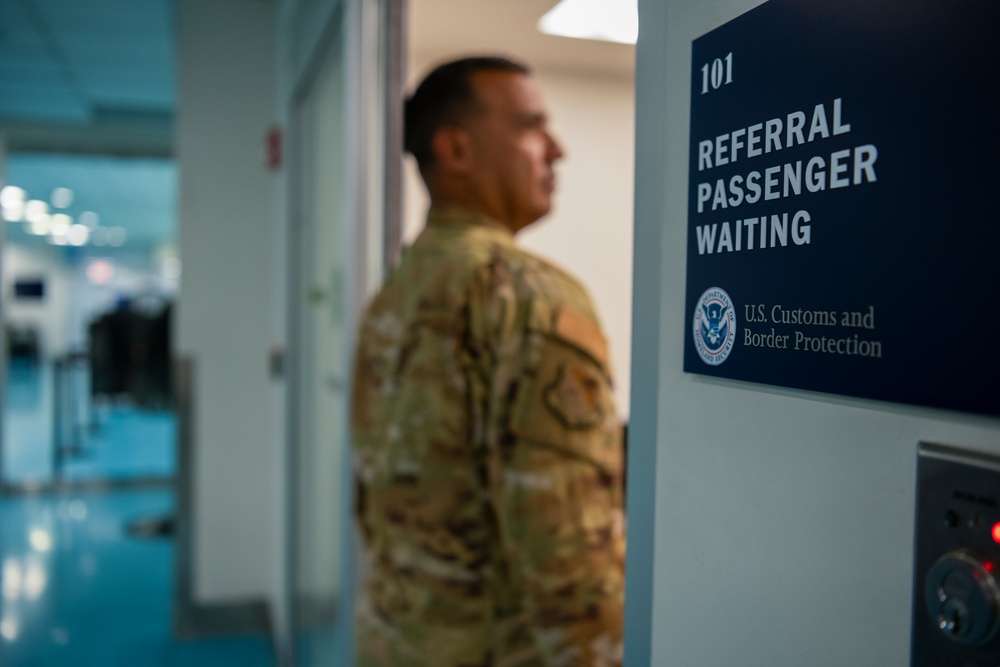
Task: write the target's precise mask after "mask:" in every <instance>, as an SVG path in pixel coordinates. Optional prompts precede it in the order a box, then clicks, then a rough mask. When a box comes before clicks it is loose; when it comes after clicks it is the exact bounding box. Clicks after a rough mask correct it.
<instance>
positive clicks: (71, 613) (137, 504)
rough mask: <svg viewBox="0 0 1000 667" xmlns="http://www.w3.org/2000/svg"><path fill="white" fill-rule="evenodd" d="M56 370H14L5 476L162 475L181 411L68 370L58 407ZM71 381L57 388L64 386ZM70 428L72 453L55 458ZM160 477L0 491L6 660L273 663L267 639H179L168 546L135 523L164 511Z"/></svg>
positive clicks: (18, 664) (209, 666)
mask: <svg viewBox="0 0 1000 667" xmlns="http://www.w3.org/2000/svg"><path fill="white" fill-rule="evenodd" d="M54 374H55V371H54V370H53V367H52V366H51V365H44V364H17V363H15V364H12V365H11V367H10V373H9V374H8V381H7V385H6V392H5V397H4V398H5V401H4V403H5V405H4V415H3V417H4V418H3V424H4V430H3V435H4V438H3V443H2V444H3V451H2V454H3V457H2V459H0V461H2V463H3V466H2V469H3V481H4V482H6V483H7V484H9V485H12V486H15V487H31V486H33V485H46V484H49V483H52V482H57V481H63V482H72V481H95V480H106V481H107V480H110V481H116V482H121V481H123V480H130V479H131V480H135V479H147V478H161V479H169V478H170V477H171V476H172V475H173V472H174V466H175V463H174V461H175V455H174V452H175V447H176V444H175V439H176V426H175V421H176V420H175V418H174V415H173V413H172V412H171V411H169V410H151V409H138V408H137V407H135V406H133V405H130V404H128V403H127V402H123V401H104V402H97V403H94V402H91V399H90V397H89V396H88V395H87V392H86V391H85V389H86V376H85V375H81V374H79V373H77V374H74V375H73V376H72V377H71V378H70V381H72V382H74V383H76V388H75V393H72V394H71V397H72V399H73V400H72V401H71V402H67V401H63V404H64V405H67V404H68V405H70V406H72V407H69V408H66V407H64V408H63V410H62V411H61V414H59V413H56V411H55V410H54V406H55V404H56V400H55V394H56V391H55V389H54V386H55V385H56V384H57V383H55V382H54V381H53V378H54ZM63 386H64V387H65V384H64V385H63ZM58 424H62V425H63V426H64V427H65V432H64V433H63V436H62V440H61V442H62V445H63V446H64V447H65V450H66V451H65V454H66V456H64V457H62V458H61V459H59V458H57V457H55V456H54V453H55V451H56V449H55V448H56V440H57V439H56V437H55V435H54V434H55V431H56V428H57V425H58ZM173 508H174V495H173V490H172V487H171V486H169V485H167V484H161V485H159V486H144V487H141V488H133V489H127V490H88V491H76V492H60V491H51V492H46V493H29V494H15V495H7V496H0V666H2V667H49V666H51V667H119V666H121V667H125V666H128V667H168V666H169V667H173V666H175V665H176V666H178V667H179V666H181V665H183V666H184V667H202V666H204V667H227V666H228V665H234V666H236V665H238V666H240V667H243V666H249V667H256V666H258V665H260V666H271V665H274V664H275V659H274V652H273V649H272V646H271V642H270V640H269V639H268V638H266V637H231V638H218V639H211V640H199V641H177V640H176V639H175V638H174V636H173V632H172V624H173V606H172V605H173V599H174V584H173V581H174V570H173V559H174V542H173V539H172V538H170V537H155V538H137V537H134V536H132V535H131V534H130V533H129V531H128V527H129V526H130V525H131V524H133V523H134V522H136V521H143V520H148V519H156V518H163V517H168V516H170V515H171V513H172V512H173Z"/></svg>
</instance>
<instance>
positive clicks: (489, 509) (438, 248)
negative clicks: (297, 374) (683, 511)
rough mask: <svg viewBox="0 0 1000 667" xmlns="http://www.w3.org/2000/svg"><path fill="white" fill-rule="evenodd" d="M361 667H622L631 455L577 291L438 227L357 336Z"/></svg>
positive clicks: (587, 307)
mask: <svg viewBox="0 0 1000 667" xmlns="http://www.w3.org/2000/svg"><path fill="white" fill-rule="evenodd" d="M352 429H353V440H354V447H355V472H356V479H357V491H358V496H357V506H356V513H357V518H358V521H359V524H360V529H361V532H362V535H363V539H364V546H365V554H366V561H367V562H366V563H365V566H364V567H365V569H366V571H367V578H368V580H367V582H366V584H365V587H364V590H363V593H362V594H361V596H360V597H359V601H358V611H357V638H356V640H357V653H358V664H359V666H360V667H369V666H375V665H378V666H386V667H390V666H391V667H411V666H412V667H418V666H419V667H459V666H461V667H480V666H482V667H485V666H491V667H555V666H567V667H568V666H573V667H578V666H579V667H591V666H592V667H604V666H607V667H611V666H614V665H620V664H621V653H622V648H621V638H622V627H621V623H622V611H623V609H622V605H623V592H624V556H625V538H624V525H623V524H624V519H623V515H622V500H623V499H622V473H623V452H622V442H621V427H620V424H619V422H618V418H617V414H616V412H615V409H614V405H613V403H612V396H611V377H610V373H609V371H608V354H607V346H606V343H605V340H604V337H603V335H602V334H601V330H600V327H599V325H598V323H597V320H596V316H595V314H594V310H593V307H592V306H591V303H590V299H589V297H588V296H587V294H586V292H585V290H584V289H583V288H582V287H581V286H580V285H579V284H578V283H577V282H576V281H575V280H574V279H573V278H571V277H570V276H569V275H567V274H566V272H564V271H563V270H561V269H559V268H556V267H555V266H553V265H552V264H549V263H547V262H545V261H543V260H541V259H538V258H537V257H534V256H532V255H530V254H528V253H527V252H524V251H522V250H520V249H518V248H517V247H516V246H515V245H514V241H513V238H512V236H511V234H510V232H509V231H507V230H506V229H505V228H504V227H502V226H501V225H499V224H497V223H494V222H492V221H490V220H488V219H485V218H482V217H480V216H476V215H473V214H469V213H465V212H462V211H458V210H432V211H431V214H430V216H429V220H428V224H427V228H426V229H425V230H424V231H423V233H422V234H421V235H420V237H419V238H418V239H417V241H416V242H415V243H414V244H413V246H412V247H411V248H409V249H408V250H407V251H406V253H405V254H404V256H403V258H402V261H401V263H400V265H399V266H398V267H397V268H396V270H395V271H394V272H393V273H392V274H391V275H390V277H389V279H388V281H387V282H386V284H385V286H384V287H383V288H382V290H381V292H380V293H379V294H378V296H377V297H376V298H375V299H374V301H373V302H372V304H371V305H370V307H369V309H368V311H367V312H366V314H365V317H364V319H363V322H362V326H361V330H360V334H359V345H358V352H357V356H356V360H355V370H354V387H353V404H352Z"/></svg>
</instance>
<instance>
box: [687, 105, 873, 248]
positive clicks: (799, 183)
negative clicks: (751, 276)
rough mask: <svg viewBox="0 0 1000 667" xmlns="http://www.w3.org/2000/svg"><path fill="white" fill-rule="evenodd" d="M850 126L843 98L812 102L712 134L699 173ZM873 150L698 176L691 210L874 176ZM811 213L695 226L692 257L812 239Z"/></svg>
mask: <svg viewBox="0 0 1000 667" xmlns="http://www.w3.org/2000/svg"><path fill="white" fill-rule="evenodd" d="M850 131H851V124H850V123H845V122H844V109H843V99H842V98H840V97H838V98H836V99H835V100H833V103H832V105H829V107H828V105H826V104H817V105H816V106H815V108H813V110H812V114H811V116H809V115H807V113H806V112H805V111H793V112H791V113H789V114H787V115H785V116H783V117H778V118H772V119H770V120H768V121H765V122H762V123H755V124H753V125H749V126H747V127H741V128H738V129H735V130H732V131H731V132H726V133H725V134H720V135H719V136H717V137H715V138H714V139H705V140H703V141H700V142H698V171H699V172H704V171H709V170H712V169H715V168H717V167H722V166H725V165H731V164H735V163H737V162H739V161H740V160H748V161H749V160H754V159H756V158H759V157H761V156H763V155H769V154H771V153H777V152H779V151H782V150H785V149H787V148H793V147H795V146H800V145H804V144H809V143H812V142H814V141H818V140H822V139H829V138H831V137H836V136H839V135H843V134H847V133H849V132H850ZM877 160H878V148H877V147H876V146H875V145H874V144H863V145H860V146H855V147H853V148H844V149H841V150H835V151H831V152H829V153H824V154H822V155H815V156H813V157H812V158H810V159H808V160H794V161H788V162H785V163H783V164H778V165H772V166H769V167H766V168H762V169H752V170H750V171H748V172H745V173H739V174H735V175H733V176H730V177H729V178H718V179H715V180H714V181H703V182H700V183H698V186H697V212H698V213H699V214H700V213H704V212H705V211H706V210H711V211H718V210H722V209H734V208H737V207H739V206H742V205H743V204H757V203H759V202H762V201H763V202H769V201H775V200H778V199H785V198H788V197H796V196H799V195H802V194H803V193H817V192H823V191H825V190H837V189H840V188H846V187H850V186H855V185H861V184H863V183H874V182H876V181H877V180H878V177H877V175H876V173H875V163H876V161H877ZM811 223H812V216H811V215H810V214H809V212H808V211H806V210H799V211H796V212H795V213H793V214H791V215H789V213H787V212H785V213H770V212H769V213H767V214H760V213H758V214H756V215H749V216H745V217H744V218H742V219H739V220H736V221H735V222H732V223H730V222H722V223H711V224H703V225H698V226H697V227H696V229H695V231H696V235H697V240H698V254H699V255H705V254H712V253H722V252H739V251H741V250H757V249H764V248H774V247H783V246H787V245H788V243H789V241H791V242H792V243H793V244H794V245H798V246H801V245H808V244H810V243H812V225H811Z"/></svg>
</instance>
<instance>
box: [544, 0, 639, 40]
mask: <svg viewBox="0 0 1000 667" xmlns="http://www.w3.org/2000/svg"><path fill="white" fill-rule="evenodd" d="M636 2H637V0H562V1H561V2H560V3H559V4H558V5H556V6H555V7H553V8H552V9H551V10H549V12H548V13H547V14H545V16H543V17H542V18H541V20H539V21H538V29H539V30H541V31H542V32H544V33H546V34H549V35H558V36H560V37H575V38H577V39H598V40H603V41H606V42H619V43H621V44H635V42H636V38H637V36H638V34H639V14H638V9H637V5H636Z"/></svg>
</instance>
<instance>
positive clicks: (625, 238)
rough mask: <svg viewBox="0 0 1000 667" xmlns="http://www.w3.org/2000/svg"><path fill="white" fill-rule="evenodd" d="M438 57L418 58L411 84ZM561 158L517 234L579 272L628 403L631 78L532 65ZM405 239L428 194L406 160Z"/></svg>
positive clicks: (619, 396)
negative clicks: (544, 210)
mask: <svg viewBox="0 0 1000 667" xmlns="http://www.w3.org/2000/svg"><path fill="white" fill-rule="evenodd" d="M440 60H441V59H435V60H434V61H433V62H428V61H425V60H418V61H417V62H416V63H415V64H414V65H413V67H411V78H412V79H413V83H412V84H411V88H410V90H411V91H412V86H413V85H416V83H417V82H419V80H420V79H421V78H422V77H423V76H424V75H425V74H426V73H427V72H428V71H429V68H430V67H432V66H433V65H434V64H436V63H437V62H440ZM535 76H536V78H537V80H538V83H539V87H540V88H541V90H542V95H543V99H544V100H545V103H546V104H547V106H548V108H549V113H550V115H551V117H552V127H553V129H554V131H555V134H556V136H557V137H558V139H559V140H560V142H561V143H562V145H563V148H564V150H565V152H566V157H565V158H564V159H563V160H562V161H561V162H559V163H558V165H557V172H558V175H559V190H558V193H557V198H556V201H555V207H554V209H553V212H552V213H551V214H550V215H549V216H548V217H547V218H544V219H542V220H540V221H538V222H537V223H535V224H534V225H532V226H531V227H529V228H527V229H526V230H524V231H523V232H522V233H520V234H519V235H518V241H519V242H520V243H521V244H523V246H524V247H525V248H527V249H529V250H531V251H532V252H535V253H538V254H539V255H541V256H543V257H546V258H548V259H550V260H552V261H554V262H555V263H557V264H559V265H561V266H563V267H564V268H566V269H568V270H569V271H570V272H571V273H573V274H574V275H575V276H577V277H578V278H579V279H580V280H581V281H582V282H583V283H584V285H586V286H587V289H588V290H589V291H590V294H591V296H592V297H593V299H594V302H595V305H596V307H597V311H598V313H599V314H600V317H601V320H602V323H603V325H604V329H605V334H606V335H607V337H608V340H609V343H610V346H611V359H612V366H613V368H614V371H615V379H616V384H615V399H616V402H617V405H618V410H619V412H620V413H621V414H622V416H623V417H627V416H628V408H629V388H630V382H629V369H630V363H629V359H630V354H631V342H632V336H631V326H632V310H631V309H632V302H631V297H632V192H633V188H632V184H633V164H634V163H633V150H634V134H635V133H634V128H635V122H634V115H635V104H634V97H635V95H634V86H633V82H632V79H631V78H628V77H616V76H612V75H587V74H581V73H578V72H565V71H560V70H552V69H546V68H544V67H536V68H535ZM407 167H408V168H407V180H406V193H405V196H406V224H405V227H404V229H405V234H404V240H405V242H407V243H409V242H411V241H412V240H413V238H415V237H416V234H417V233H419V231H420V229H421V228H422V227H423V218H424V214H425V212H426V208H427V196H426V193H425V191H424V189H423V186H422V184H421V183H420V181H419V176H418V174H417V171H416V168H415V167H414V166H413V164H412V158H408V165H407Z"/></svg>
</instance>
